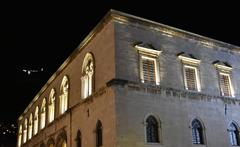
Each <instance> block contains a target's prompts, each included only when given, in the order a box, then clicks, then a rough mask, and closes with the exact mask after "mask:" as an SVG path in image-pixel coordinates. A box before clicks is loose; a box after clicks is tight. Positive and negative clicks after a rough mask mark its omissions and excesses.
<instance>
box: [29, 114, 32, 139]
mask: <svg viewBox="0 0 240 147" xmlns="http://www.w3.org/2000/svg"><path fill="white" fill-rule="evenodd" d="M32 125H33V116H32V113H31V114H30V117H29V121H28V139H31V138H32V128H33V127H32Z"/></svg>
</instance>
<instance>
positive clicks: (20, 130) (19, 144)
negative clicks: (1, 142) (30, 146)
mask: <svg viewBox="0 0 240 147" xmlns="http://www.w3.org/2000/svg"><path fill="white" fill-rule="evenodd" d="M21 145H22V125H20V126H19V129H18V147H21Z"/></svg>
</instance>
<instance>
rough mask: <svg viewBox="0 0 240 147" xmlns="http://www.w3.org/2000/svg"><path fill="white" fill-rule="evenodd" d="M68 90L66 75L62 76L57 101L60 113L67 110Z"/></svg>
mask: <svg viewBox="0 0 240 147" xmlns="http://www.w3.org/2000/svg"><path fill="white" fill-rule="evenodd" d="M68 92H69V81H68V78H67V76H64V77H63V80H62V84H61V87H60V96H59V98H60V102H59V109H60V111H59V112H60V114H63V113H64V112H65V111H67V108H68Z"/></svg>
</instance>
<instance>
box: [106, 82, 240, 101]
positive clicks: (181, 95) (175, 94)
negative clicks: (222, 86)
mask: <svg viewBox="0 0 240 147" xmlns="http://www.w3.org/2000/svg"><path fill="white" fill-rule="evenodd" d="M111 83H114V84H111V85H109V86H120V87H124V88H128V90H132V91H139V92H143V93H152V94H160V95H161V96H164V97H172V98H178V99H192V100H199V101H207V102H217V101H222V102H223V103H225V104H234V105H240V99H238V98H233V97H223V96H217V95H209V94H205V93H201V92H194V91H188V90H180V89H174V88H169V87H164V86H161V85H148V84H143V83H140V82H139V83H138V82H133V81H127V80H121V79H113V80H111Z"/></svg>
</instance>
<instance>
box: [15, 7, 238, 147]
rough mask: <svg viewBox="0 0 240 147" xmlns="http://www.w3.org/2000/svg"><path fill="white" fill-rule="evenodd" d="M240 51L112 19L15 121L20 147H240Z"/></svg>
mask: <svg viewBox="0 0 240 147" xmlns="http://www.w3.org/2000/svg"><path fill="white" fill-rule="evenodd" d="M239 88H240V48H239V47H237V46H234V45H231V44H227V43H224V42H221V41H217V40H214V39H211V38H207V37H203V36H200V35H197V34H194V33H190V32H187V31H183V30H180V29H177V28H173V27H170V26H167V25H163V24H160V23H157V22H153V21H150V20H146V19H143V18H140V17H136V16H132V15H129V14H125V13H122V12H118V11H115V10H111V11H109V12H108V13H107V14H106V16H105V17H104V18H103V19H102V20H101V21H100V22H99V24H98V25H97V26H96V27H95V28H94V29H93V30H92V32H90V33H89V35H88V36H87V37H86V38H85V39H84V40H83V41H82V42H81V43H80V45H79V46H78V47H77V49H76V50H75V51H74V52H73V53H72V54H71V55H70V56H69V57H68V58H67V59H66V61H65V62H64V63H63V64H62V65H61V66H60V67H59V69H58V70H57V71H56V72H55V73H54V74H53V75H52V77H51V78H50V79H49V80H48V81H47V83H46V84H45V85H44V87H43V88H42V89H41V90H40V91H39V92H38V93H37V95H36V96H35V97H34V99H33V100H32V102H31V103H30V104H29V105H28V107H27V108H26V109H25V111H24V112H23V113H22V115H21V116H20V117H19V119H18V125H19V130H18V132H19V133H18V143H17V147H231V146H240V135H239V129H240V128H239V125H240V117H239V116H240V114H239V113H240V90H239Z"/></svg>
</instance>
